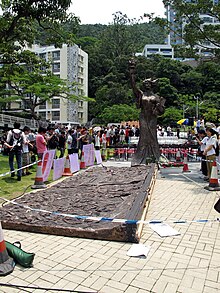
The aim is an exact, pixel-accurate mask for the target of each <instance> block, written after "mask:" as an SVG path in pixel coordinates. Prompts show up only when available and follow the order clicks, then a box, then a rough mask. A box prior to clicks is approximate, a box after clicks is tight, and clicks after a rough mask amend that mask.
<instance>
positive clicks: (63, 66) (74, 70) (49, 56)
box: [28, 44, 88, 124]
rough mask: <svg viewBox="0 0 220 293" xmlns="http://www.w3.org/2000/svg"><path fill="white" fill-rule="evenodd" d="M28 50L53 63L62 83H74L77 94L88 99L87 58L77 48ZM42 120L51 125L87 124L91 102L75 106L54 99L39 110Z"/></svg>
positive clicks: (53, 70)
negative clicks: (47, 121)
mask: <svg viewBox="0 0 220 293" xmlns="http://www.w3.org/2000/svg"><path fill="white" fill-rule="evenodd" d="M28 50H30V51H32V52H35V54H38V55H39V56H40V57H41V58H44V59H45V60H46V61H50V62H52V68H51V70H52V72H53V74H55V75H57V76H58V77H60V78H61V79H66V80H68V81H70V82H75V83H76V87H75V90H74V94H76V95H80V96H87V95H88V54H87V53H86V52H84V51H83V50H81V49H80V48H79V47H78V46H77V45H74V46H68V45H66V44H63V46H62V48H55V47H54V46H45V47H44V46H39V45H33V46H32V47H31V48H28ZM36 112H37V114H38V115H39V116H40V117H41V120H50V121H51V122H52V123H62V124H69V123H70V124H85V123H86V122H87V121H88V102H86V101H83V100H79V101H77V102H73V101H70V100H67V99H64V98H60V97H53V98H52V100H51V101H47V102H45V104H43V105H40V106H39V107H38V108H37V109H36Z"/></svg>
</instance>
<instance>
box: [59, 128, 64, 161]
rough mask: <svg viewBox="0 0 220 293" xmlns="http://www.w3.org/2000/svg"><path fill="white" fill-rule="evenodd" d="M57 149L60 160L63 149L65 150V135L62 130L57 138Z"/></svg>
mask: <svg viewBox="0 0 220 293" xmlns="http://www.w3.org/2000/svg"><path fill="white" fill-rule="evenodd" d="M58 148H59V150H60V156H59V158H62V157H63V156H64V153H65V149H66V133H65V131H64V130H62V131H61V135H60V136H59V145H58Z"/></svg>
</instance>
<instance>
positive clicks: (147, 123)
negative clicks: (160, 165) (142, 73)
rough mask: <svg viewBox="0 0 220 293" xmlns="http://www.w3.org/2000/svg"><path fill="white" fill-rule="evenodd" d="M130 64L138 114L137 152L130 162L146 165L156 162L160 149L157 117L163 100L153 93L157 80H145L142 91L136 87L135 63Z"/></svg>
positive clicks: (162, 108) (161, 111)
mask: <svg viewBox="0 0 220 293" xmlns="http://www.w3.org/2000/svg"><path fill="white" fill-rule="evenodd" d="M129 64H130V77H131V85H132V89H133V92H134V95H135V97H136V105H137V107H138V108H140V109H141V112H140V118H139V122H140V137H139V142H138V145H137V152H136V153H135V155H134V158H133V160H132V165H138V164H146V163H147V162H148V161H150V160H155V161H158V160H159V157H160V149H159V144H158V141H157V116H158V115H161V114H163V113H164V104H165V99H164V98H162V97H160V96H158V95H157V94H155V93H154V92H153V88H154V87H155V85H156V83H157V80H152V79H145V80H144V81H143V91H142V90H140V89H138V88H137V87H136V83H135V74H134V73H135V61H134V60H133V59H132V60H130V62H129Z"/></svg>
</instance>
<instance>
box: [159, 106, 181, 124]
mask: <svg viewBox="0 0 220 293" xmlns="http://www.w3.org/2000/svg"><path fill="white" fill-rule="evenodd" d="M180 119H182V111H181V110H179V109H176V108H175V107H169V108H166V109H165V112H164V114H163V115H162V116H161V117H159V119H158V121H159V123H161V124H162V125H172V123H176V122H177V121H178V120H180Z"/></svg>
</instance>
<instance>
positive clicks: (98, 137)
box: [94, 131, 101, 150]
mask: <svg viewBox="0 0 220 293" xmlns="http://www.w3.org/2000/svg"><path fill="white" fill-rule="evenodd" d="M94 145H95V150H100V146H101V143H100V131H97V132H96V134H95V142H94Z"/></svg>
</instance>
